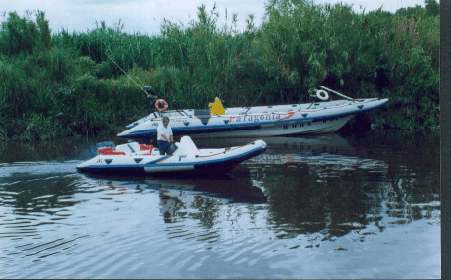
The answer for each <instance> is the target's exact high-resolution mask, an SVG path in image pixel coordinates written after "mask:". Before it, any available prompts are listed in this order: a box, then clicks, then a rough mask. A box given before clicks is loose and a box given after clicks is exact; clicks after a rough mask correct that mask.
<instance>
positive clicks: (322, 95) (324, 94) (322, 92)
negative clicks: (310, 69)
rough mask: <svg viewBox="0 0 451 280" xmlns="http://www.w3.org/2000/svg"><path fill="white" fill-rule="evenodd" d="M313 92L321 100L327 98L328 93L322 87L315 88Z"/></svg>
mask: <svg viewBox="0 0 451 280" xmlns="http://www.w3.org/2000/svg"><path fill="white" fill-rule="evenodd" d="M315 94H316V97H317V98H318V99H319V100H321V101H326V100H329V94H328V93H327V91H325V90H323V89H319V90H317V91H316V93H315Z"/></svg>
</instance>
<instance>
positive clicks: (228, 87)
mask: <svg viewBox="0 0 451 280" xmlns="http://www.w3.org/2000/svg"><path fill="white" fill-rule="evenodd" d="M425 4H426V5H425V7H420V6H417V7H414V8H405V9H400V10H398V11H397V12H396V13H389V12H385V11H382V10H376V11H372V12H368V13H356V12H354V11H353V10H352V8H351V7H349V6H346V5H343V4H337V5H315V4H312V3H310V2H307V1H302V0H296V1H295V0H272V1H269V2H268V3H267V5H266V20H265V21H264V22H263V24H262V25H261V26H258V27H257V26H255V24H254V23H253V18H252V16H250V17H249V18H248V19H247V27H246V29H245V30H243V31H238V30H237V28H236V17H232V22H231V23H230V24H228V25H225V26H224V25H219V24H218V18H219V16H218V12H217V11H216V10H215V9H213V10H211V11H207V10H206V8H205V6H201V7H199V9H198V14H197V19H196V20H194V21H192V22H191V23H189V24H187V25H181V24H177V23H174V22H170V21H164V22H163V23H162V27H161V34H160V35H156V36H147V35H142V34H139V33H136V34H128V33H125V32H123V31H122V26H121V25H120V24H118V25H116V26H106V25H105V24H104V23H100V24H99V26H98V27H97V28H95V29H93V30H91V31H88V32H83V33H79V32H67V31H62V32H60V33H57V34H52V33H51V30H50V29H49V25H48V21H47V20H46V18H45V15H44V13H43V12H37V13H35V14H28V15H25V16H19V15H17V14H16V13H10V14H9V15H8V17H7V18H6V20H5V21H4V22H2V23H1V27H0V138H1V139H7V138H20V139H23V140H36V139H46V138H55V137H59V136H67V135H76V134H83V135H85V134H88V135H95V134H98V133H100V132H113V131H114V130H116V129H118V126H120V125H124V124H126V123H128V122H130V121H132V120H134V119H136V118H138V117H140V116H142V115H144V114H146V113H148V112H149V111H150V110H151V104H150V101H149V100H147V99H146V98H145V96H144V94H143V93H142V91H141V89H140V88H139V87H137V86H136V85H135V84H134V82H133V81H131V80H130V79H129V77H131V78H132V79H133V80H135V81H138V83H142V84H150V85H152V86H153V87H155V88H156V89H157V91H158V92H159V93H160V94H161V95H162V96H163V97H164V98H166V99H167V100H168V102H169V103H170V105H171V107H172V108H187V107H195V108H206V106H207V104H208V102H210V101H211V100H212V99H213V98H214V97H215V96H220V97H221V98H222V99H223V100H224V103H225V105H226V106H244V105H257V104H273V103H286V102H302V101H306V100H308V98H309V92H308V91H309V89H311V88H314V87H316V86H318V85H326V86H329V87H333V88H336V89H338V90H342V91H344V92H347V93H349V94H350V95H352V96H354V97H371V96H381V97H389V98H390V103H389V104H388V106H387V107H386V109H385V110H382V111H379V112H378V113H377V114H375V115H373V118H374V119H373V121H374V123H375V124H376V126H378V127H379V128H383V127H395V128H400V129H404V130H412V131H428V130H431V129H436V128H437V127H438V125H439V121H438V114H439V107H438V105H439V95H438V81H439V79H438V64H439V60H438V49H439V15H438V9H437V7H438V3H436V2H435V1H434V0H427V1H426V3H425ZM121 69H123V70H124V71H126V72H127V74H128V77H127V76H125V75H124V73H123V72H122V70H121Z"/></svg>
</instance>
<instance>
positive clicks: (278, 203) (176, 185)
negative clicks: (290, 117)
mask: <svg viewBox="0 0 451 280" xmlns="http://www.w3.org/2000/svg"><path fill="white" fill-rule="evenodd" d="M97 140H98V141H100V140H104V139H97ZM249 140H250V139H224V140H218V139H215V140H214V141H208V140H199V141H196V143H197V144H198V146H200V147H214V146H218V147H221V146H228V145H235V144H237V145H238V144H243V143H244V142H246V141H249ZM264 140H265V141H266V142H267V143H268V149H267V151H266V152H265V153H264V154H262V155H260V156H258V157H256V158H254V159H251V160H248V161H247V162H244V163H243V164H241V165H240V166H239V167H238V168H236V169H234V170H233V171H232V172H230V173H229V174H228V175H225V176H223V177H219V178H208V179H206V178H184V179H177V178H173V179H170V178H165V179H162V178H151V177H149V178H124V177H118V178H112V177H89V176H86V175H83V174H79V173H77V172H76V169H75V167H76V165H77V164H78V163H80V162H81V161H82V160H85V159H88V158H90V157H91V156H93V155H94V154H95V142H96V141H95V140H86V139H64V140H61V141H57V142H53V143H41V144H36V145H26V144H8V145H3V146H0V277H1V278H10V277H15V278H17V277H19V278H24V277H33V278H57V277H58V278H62V277H63V278H64V277H81V278H86V277H102V278H111V277H115V278H154V277H159V278H231V277H233V278H279V277H280V278H439V277H440V268H441V264H440V197H439V190H440V187H439V158H440V153H439V139H438V138H436V137H432V136H430V137H424V136H422V137H419V136H418V137H412V136H401V135H399V134H394V133H388V134H380V133H379V134H375V133H369V134H367V135H363V136H339V135H336V134H332V135H326V136H315V137H273V138H266V139H264Z"/></svg>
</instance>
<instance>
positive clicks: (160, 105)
mask: <svg viewBox="0 0 451 280" xmlns="http://www.w3.org/2000/svg"><path fill="white" fill-rule="evenodd" d="M155 109H157V111H158V112H164V111H166V110H167V109H168V103H167V102H166V101H165V100H164V99H157V101H155Z"/></svg>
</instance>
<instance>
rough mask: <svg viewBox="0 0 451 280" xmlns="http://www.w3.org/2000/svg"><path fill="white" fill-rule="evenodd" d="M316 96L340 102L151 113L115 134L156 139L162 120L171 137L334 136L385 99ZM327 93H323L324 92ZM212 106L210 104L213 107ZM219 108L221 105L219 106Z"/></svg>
mask: <svg viewBox="0 0 451 280" xmlns="http://www.w3.org/2000/svg"><path fill="white" fill-rule="evenodd" d="M321 88H323V89H321V90H318V91H317V92H316V96H317V97H318V98H319V99H320V100H328V98H329V95H328V92H331V93H335V94H337V95H339V96H340V97H341V98H342V99H340V100H335V101H321V102H312V103H303V104H289V105H274V106H255V107H235V108H227V109H223V110H222V111H221V110H219V112H220V113H219V114H215V113H214V110H211V109H210V110H196V109H187V110H170V111H166V112H163V113H160V112H154V113H151V114H149V115H148V116H146V117H144V118H142V119H140V120H138V121H135V122H133V123H131V124H129V125H128V126H127V130H124V131H122V132H120V133H119V134H118V136H120V137H125V138H132V139H148V138H149V137H154V136H155V135H156V130H157V127H158V124H159V123H160V122H161V118H162V117H163V116H167V117H169V119H170V125H171V127H172V131H173V133H174V134H176V135H177V134H179V135H180V134H184V135H187V134H189V135H194V136H206V137H218V136H222V137H224V136H226V137H249V136H253V137H254V136H257V137H263V136H276V135H292V134H313V133H327V132H335V131H337V130H339V129H340V128H342V127H343V126H344V125H345V124H346V123H347V122H348V121H349V120H351V119H352V118H353V117H354V116H356V115H357V114H361V113H364V112H367V111H370V110H374V109H376V108H378V107H380V106H382V105H383V104H385V103H386V102H387V101H388V99H380V98H365V99H353V98H350V97H348V96H346V95H343V94H341V93H339V92H336V91H334V90H331V89H329V88H326V87H321ZM326 90H327V91H326ZM213 106H214V104H213ZM220 106H222V104H220Z"/></svg>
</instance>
